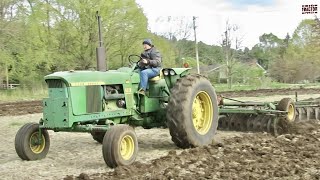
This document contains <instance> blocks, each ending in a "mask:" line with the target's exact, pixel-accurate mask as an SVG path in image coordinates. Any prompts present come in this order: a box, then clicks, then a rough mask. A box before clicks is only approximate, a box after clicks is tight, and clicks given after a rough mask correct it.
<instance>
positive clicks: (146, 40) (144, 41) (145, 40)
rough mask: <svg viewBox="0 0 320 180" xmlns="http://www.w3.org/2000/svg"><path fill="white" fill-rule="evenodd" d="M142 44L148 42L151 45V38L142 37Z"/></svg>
mask: <svg viewBox="0 0 320 180" xmlns="http://www.w3.org/2000/svg"><path fill="white" fill-rule="evenodd" d="M142 44H148V45H149V46H152V41H151V39H144V40H143V42H142Z"/></svg>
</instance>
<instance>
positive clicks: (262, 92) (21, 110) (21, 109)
mask: <svg viewBox="0 0 320 180" xmlns="http://www.w3.org/2000/svg"><path fill="white" fill-rule="evenodd" d="M295 92H298V94H300V95H302V94H320V89H318V88H306V89H303V88H301V89H290V88H289V89H258V90H250V91H225V92H217V94H220V95H223V96H225V97H232V98H234V97H259V96H271V95H294V94H295ZM41 112H42V102H41V101H19V102H9V103H6V102H0V116H15V115H23V114H33V113H41Z"/></svg>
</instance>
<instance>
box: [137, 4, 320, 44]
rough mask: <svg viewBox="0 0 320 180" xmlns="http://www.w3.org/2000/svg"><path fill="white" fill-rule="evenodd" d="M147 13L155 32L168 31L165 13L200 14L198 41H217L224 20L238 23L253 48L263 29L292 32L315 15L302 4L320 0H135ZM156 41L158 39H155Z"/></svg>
mask: <svg viewBox="0 0 320 180" xmlns="http://www.w3.org/2000/svg"><path fill="white" fill-rule="evenodd" d="M136 2H137V3H138V4H139V5H140V6H141V7H142V8H143V9H144V13H145V14H146V15H147V17H148V21H149V28H150V30H151V31H152V32H161V31H165V27H164V26H163V25H161V24H160V23H157V19H158V18H159V17H163V16H175V17H179V16H180V17H181V16H186V17H189V18H190V20H191V19H192V16H197V17H198V19H197V26H198V29H197V35H198V41H203V42H205V43H207V44H218V43H219V41H220V40H221V35H222V33H223V32H224V28H225V22H226V20H228V19H229V22H230V24H237V25H238V26H239V27H240V29H239V31H238V33H239V36H243V37H244V38H243V43H242V45H243V46H246V47H249V48H251V47H252V46H254V45H255V44H257V43H258V42H259V36H260V35H262V34H263V33H271V32H272V33H273V34H275V35H277V36H278V37H279V38H284V37H285V36H286V34H287V33H289V35H292V33H293V31H294V29H295V28H296V27H297V26H298V24H299V23H300V22H301V20H302V19H308V18H314V15H303V14H301V6H302V4H318V17H319V16H320V10H319V9H320V7H319V6H320V0H136ZM155 44H156V42H155Z"/></svg>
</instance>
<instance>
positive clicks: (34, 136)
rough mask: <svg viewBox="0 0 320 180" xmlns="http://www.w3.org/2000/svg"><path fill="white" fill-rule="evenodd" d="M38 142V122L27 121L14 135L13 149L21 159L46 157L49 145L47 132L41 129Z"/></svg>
mask: <svg viewBox="0 0 320 180" xmlns="http://www.w3.org/2000/svg"><path fill="white" fill-rule="evenodd" d="M41 134H42V135H41V137H40V139H41V141H40V142H39V124H37V123H27V124H25V125H24V126H22V127H21V128H20V129H19V131H18V132H17V134H16V137H15V149H16V152H17V154H18V156H19V157H20V158H21V159H22V160H28V161H34V160H39V159H43V158H45V157H46V155H47V154H48V151H49V147H50V138H49V133H48V131H47V130H45V129H41Z"/></svg>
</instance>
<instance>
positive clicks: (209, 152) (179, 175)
mask: <svg viewBox="0 0 320 180" xmlns="http://www.w3.org/2000/svg"><path fill="white" fill-rule="evenodd" d="M296 126H297V127H299V131H297V132H296V134H285V135H281V136H278V137H276V138H275V137H273V136H271V135H268V134H262V133H254V134H244V135H242V136H241V137H234V138H230V139H226V140H224V141H223V142H220V143H214V144H212V145H209V146H206V147H202V148H194V149H187V150H184V151H182V152H181V153H178V152H177V151H175V150H172V151H170V152H169V154H168V155H167V156H164V157H161V158H159V159H155V160H153V161H151V163H141V162H135V163H134V164H132V165H131V166H125V167H118V168H116V169H115V170H114V171H113V172H106V173H97V174H92V175H88V174H85V173H82V174H80V175H79V176H76V177H75V176H67V177H65V179H68V180H70V179H86V180H89V179H96V180H100V179H270V178H272V179H290V180H291V179H310V180H312V179H314V180H318V179H320V163H319V158H320V152H319V147H320V125H319V124H313V125H312V126H310V125H308V124H303V123H299V124H297V125H296Z"/></svg>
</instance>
